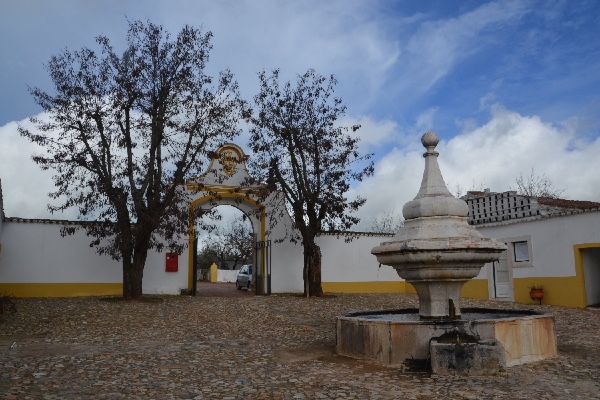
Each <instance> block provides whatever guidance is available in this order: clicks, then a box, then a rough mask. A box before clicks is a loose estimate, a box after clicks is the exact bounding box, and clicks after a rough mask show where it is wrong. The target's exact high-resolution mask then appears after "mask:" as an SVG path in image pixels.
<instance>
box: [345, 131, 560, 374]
mask: <svg viewBox="0 0 600 400" xmlns="http://www.w3.org/2000/svg"><path fill="white" fill-rule="evenodd" d="M438 141H439V139H438V136H437V135H436V134H435V133H433V132H427V133H425V134H424V135H423V137H422V138H421V143H422V144H423V146H424V147H425V148H426V149H427V151H426V152H425V154H423V156H424V157H425V171H424V172H423V180H422V182H421V188H420V190H419V192H418V193H417V196H416V197H415V198H414V199H413V200H412V201H409V202H408V203H406V204H405V205H404V207H403V209H402V213H403V215H404V219H405V222H404V228H403V229H401V230H400V231H399V232H398V234H396V236H394V238H393V240H392V241H390V242H384V243H381V244H380V245H379V246H377V247H375V248H373V249H372V250H371V253H372V254H374V255H375V256H376V257H377V260H378V261H379V262H380V263H381V264H384V265H390V266H392V267H393V268H395V269H396V272H397V273H398V275H399V276H400V277H401V278H403V279H405V280H406V281H407V282H409V283H411V284H412V285H413V286H414V288H415V290H416V292H417V295H418V297H419V309H418V310H416V309H401V310H376V311H366V312H357V313H351V314H346V315H343V316H341V317H339V318H338V319H337V327H336V330H337V332H336V333H337V345H336V350H337V352H338V354H342V355H346V356H350V357H355V358H363V359H373V360H376V361H379V362H383V363H385V364H389V365H402V366H406V367H409V368H415V367H417V368H430V369H432V370H433V372H435V373H442V374H473V375H474V374H484V373H495V372H498V371H499V370H501V369H502V368H504V367H506V366H511V365H516V364H521V363H524V362H530V361H536V360H541V359H544V358H547V357H551V356H554V355H556V341H555V335H554V319H553V317H552V316H550V315H547V314H543V313H538V312H534V311H518V310H499V309H461V307H460V292H461V289H462V287H463V285H464V284H465V283H466V282H467V281H468V280H470V279H472V278H474V277H476V276H477V275H478V274H479V272H480V270H481V267H483V266H484V264H485V263H489V262H493V261H497V260H498V258H499V257H500V253H501V252H502V251H504V250H506V246H505V245H504V244H503V243H501V242H498V241H496V240H494V239H490V238H485V237H483V236H482V235H481V234H480V233H479V232H478V231H477V230H475V229H474V228H473V227H471V226H470V225H469V224H468V222H467V220H468V217H467V214H468V207H467V204H466V203H465V202H464V201H462V200H460V199H457V198H455V197H454V196H452V194H451V193H450V192H449V191H448V189H447V187H446V184H445V183H444V179H443V178H442V174H441V171H440V168H439V166H438V162H437V158H438V155H439V153H438V152H436V151H435V147H436V146H437V144H438Z"/></svg>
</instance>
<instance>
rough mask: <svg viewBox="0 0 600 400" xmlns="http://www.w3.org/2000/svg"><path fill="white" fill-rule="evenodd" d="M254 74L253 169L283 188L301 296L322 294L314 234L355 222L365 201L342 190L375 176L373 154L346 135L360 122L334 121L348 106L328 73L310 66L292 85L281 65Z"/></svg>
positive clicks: (251, 130) (271, 183)
mask: <svg viewBox="0 0 600 400" xmlns="http://www.w3.org/2000/svg"><path fill="white" fill-rule="evenodd" d="M258 77H259V80H260V91H259V93H258V94H257V95H256V96H255V97H254V105H255V113H254V115H253V116H252V117H251V118H249V122H250V123H251V128H250V134H251V137H250V142H249V147H250V148H251V149H252V151H253V152H254V157H253V159H252V166H253V167H254V168H253V170H254V173H255V175H256V176H258V177H259V179H261V180H262V181H263V182H264V181H266V182H268V183H269V185H270V186H275V185H276V186H278V188H279V190H281V192H282V193H283V196H284V197H285V201H286V203H287V207H288V209H289V210H291V214H292V216H293V217H292V218H293V221H294V225H295V227H296V228H297V229H298V230H299V232H300V235H301V240H302V245H303V247H304V271H303V276H304V294H305V295H306V296H321V295H322V294H323V289H322V287H321V249H320V248H319V246H318V245H317V244H316V242H315V238H316V236H317V235H318V234H319V233H320V232H322V231H323V230H347V229H349V228H350V227H351V226H353V225H355V224H356V223H358V222H359V218H358V217H356V216H354V215H352V213H353V212H355V211H356V210H358V208H359V207H361V206H362V205H363V204H364V203H365V199H364V198H360V197H358V198H356V199H354V200H350V199H348V197H347V195H346V194H347V192H348V191H349V189H350V182H351V181H360V180H362V179H363V177H365V176H368V175H371V174H372V173H373V164H372V162H370V161H368V159H369V158H370V156H371V155H370V154H367V155H362V156H361V155H360V154H359V151H358V142H359V139H358V138H357V137H352V136H350V135H348V133H347V132H348V131H349V129H351V130H352V131H356V130H357V129H358V128H359V127H358V126H353V127H352V128H346V127H336V125H335V123H336V120H337V119H338V118H339V117H340V116H342V115H344V113H345V111H346V107H345V106H344V105H343V104H342V101H341V99H339V98H334V97H333V92H334V87H335V84H336V81H335V79H334V78H333V76H332V77H330V78H329V79H327V78H325V77H323V76H321V75H318V74H317V73H316V72H315V71H314V70H312V69H311V70H308V71H307V72H306V73H305V74H303V75H299V76H298V78H297V81H296V84H295V85H292V84H291V83H290V82H287V83H285V84H283V85H280V84H279V70H275V71H273V73H272V75H271V76H267V74H266V73H265V72H264V71H263V72H261V73H259V74H258ZM266 172H267V173H270V175H271V176H267V173H266ZM269 178H270V179H269ZM275 182H276V184H275Z"/></svg>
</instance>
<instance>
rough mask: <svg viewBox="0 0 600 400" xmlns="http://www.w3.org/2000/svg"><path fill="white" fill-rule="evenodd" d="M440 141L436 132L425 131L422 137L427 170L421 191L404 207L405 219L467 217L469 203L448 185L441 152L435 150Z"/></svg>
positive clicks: (424, 172)
mask: <svg viewBox="0 0 600 400" xmlns="http://www.w3.org/2000/svg"><path fill="white" fill-rule="evenodd" d="M439 141H440V139H439V137H438V135H436V133H435V132H425V134H423V136H422V137H421V143H422V144H423V146H424V147H425V148H426V149H427V152H426V153H425V154H423V157H425V170H424V171H423V180H422V181H421V188H420V189H419V193H417V195H416V196H415V198H414V199H413V200H412V201H409V202H408V203H406V204H405V205H404V207H403V208H402V214H403V215H404V219H405V220H408V219H414V218H422V217H441V216H453V217H466V216H467V214H468V213H469V208H468V206H467V203H465V202H464V201H462V200H460V199H457V198H455V197H454V196H453V195H452V193H450V191H449V190H448V188H447V187H446V182H444V178H443V177H442V172H441V171H440V166H439V165H438V162H437V158H438V156H439V153H438V152H437V151H435V147H436V146H437V145H438V143H439Z"/></svg>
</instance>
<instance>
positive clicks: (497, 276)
mask: <svg viewBox="0 0 600 400" xmlns="http://www.w3.org/2000/svg"><path fill="white" fill-rule="evenodd" d="M492 273H493V279H494V284H493V287H494V298H496V299H509V298H510V297H511V294H512V293H511V292H512V291H511V288H510V286H511V285H510V272H509V265H508V252H507V251H503V252H502V254H501V255H500V259H499V260H498V261H496V262H494V264H493V268H492Z"/></svg>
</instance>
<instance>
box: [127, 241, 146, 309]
mask: <svg viewBox="0 0 600 400" xmlns="http://www.w3.org/2000/svg"><path fill="white" fill-rule="evenodd" d="M147 255H148V248H147V247H145V246H144V248H138V249H136V250H135V252H134V255H133V262H132V261H130V260H126V259H123V299H124V300H140V299H141V298H142V280H143V277H144V265H145V264H146V257H147Z"/></svg>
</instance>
